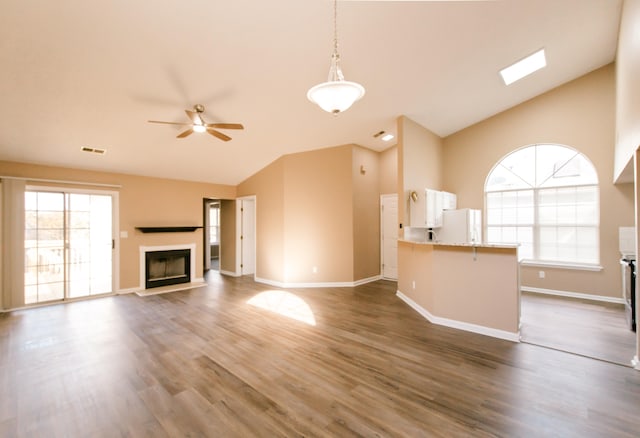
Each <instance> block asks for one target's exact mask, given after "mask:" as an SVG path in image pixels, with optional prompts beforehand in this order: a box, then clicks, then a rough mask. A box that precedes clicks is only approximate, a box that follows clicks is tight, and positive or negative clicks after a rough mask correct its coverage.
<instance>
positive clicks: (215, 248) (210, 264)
mask: <svg viewBox="0 0 640 438" xmlns="http://www.w3.org/2000/svg"><path fill="white" fill-rule="evenodd" d="M220 209H221V201H220V200H219V199H206V198H205V199H204V201H203V212H204V215H203V216H204V217H203V219H204V221H203V222H204V233H202V234H203V239H204V244H203V248H204V257H203V260H204V270H205V271H209V270H212V271H220V252H221V239H220V232H221V229H220Z"/></svg>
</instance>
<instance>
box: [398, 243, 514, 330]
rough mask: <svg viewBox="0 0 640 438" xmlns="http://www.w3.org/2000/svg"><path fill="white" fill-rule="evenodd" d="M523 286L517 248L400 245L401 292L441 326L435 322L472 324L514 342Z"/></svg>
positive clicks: (399, 282) (399, 287) (399, 270)
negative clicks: (490, 330) (519, 271)
mask: <svg viewBox="0 0 640 438" xmlns="http://www.w3.org/2000/svg"><path fill="white" fill-rule="evenodd" d="M461 273H462V274H461ZM518 285H519V280H518V257H517V252H516V249H515V248H493V247H478V248H471V247H464V246H447V245H431V244H420V243H412V242H406V241H400V242H399V243H398V291H400V292H401V293H402V294H403V295H405V296H406V297H408V298H409V299H411V300H412V301H413V302H415V303H416V304H418V305H419V306H420V307H421V308H422V309H424V310H426V311H427V312H429V314H430V316H431V319H433V321H434V322H436V323H438V321H437V320H436V319H435V318H444V319H446V320H449V321H442V323H444V324H445V325H454V326H455V325H456V323H465V324H473V325H475V326H479V327H482V328H489V329H494V330H499V331H501V332H504V333H500V334H498V333H494V334H493V335H494V336H499V337H506V338H508V339H514V340H515V339H517V333H518V332H519V320H520V292H519V290H518ZM474 331H475V330H474Z"/></svg>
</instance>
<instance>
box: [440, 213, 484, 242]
mask: <svg viewBox="0 0 640 438" xmlns="http://www.w3.org/2000/svg"><path fill="white" fill-rule="evenodd" d="M434 231H435V240H436V242H441V243H482V212H481V211H480V210H474V209H471V208H461V209H459V210H445V211H444V212H443V213H442V226H441V227H440V228H438V229H437V230H434Z"/></svg>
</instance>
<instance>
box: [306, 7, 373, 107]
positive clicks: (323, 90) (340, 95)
mask: <svg viewBox="0 0 640 438" xmlns="http://www.w3.org/2000/svg"><path fill="white" fill-rule="evenodd" d="M337 3H338V2H337V0H333V54H332V55H331V67H330V68H329V78H328V80H327V82H323V83H321V84H318V85H316V86H315V87H311V88H310V89H309V91H307V98H308V99H309V100H310V101H311V102H313V103H315V104H317V105H318V106H319V107H320V108H322V109H323V110H325V111H326V112H328V113H332V114H334V115H337V114H339V113H341V112H343V111H345V110H347V109H349V107H350V106H351V105H353V103H354V102H355V101H356V100H359V99H360V98H362V96H364V87H363V86H362V85H360V84H358V83H356V82H350V81H345V80H344V75H343V74H342V70H341V69H340V55H339V54H338V24H337V23H338V4H337Z"/></svg>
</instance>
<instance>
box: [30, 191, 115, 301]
mask: <svg viewBox="0 0 640 438" xmlns="http://www.w3.org/2000/svg"><path fill="white" fill-rule="evenodd" d="M112 218H113V199H112V196H111V195H108V194H107V195H103V194H95V193H73V192H63V191H60V192H54V191H31V190H28V191H26V192H25V304H34V303H42V302H47V301H56V300H65V299H69V298H79V297H86V296H91V295H99V294H104V293H109V292H111V291H112V290H113V280H112V277H113V274H112V271H113V219H112Z"/></svg>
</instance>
